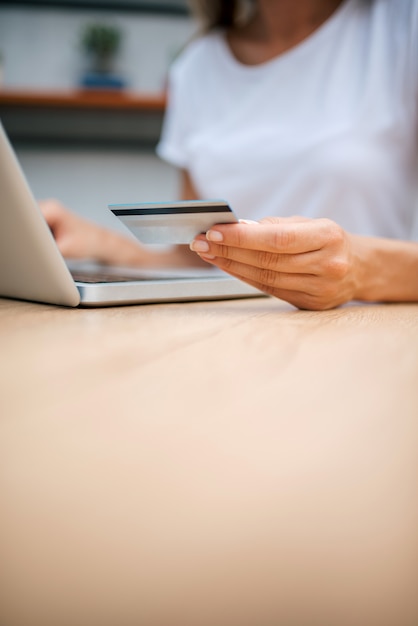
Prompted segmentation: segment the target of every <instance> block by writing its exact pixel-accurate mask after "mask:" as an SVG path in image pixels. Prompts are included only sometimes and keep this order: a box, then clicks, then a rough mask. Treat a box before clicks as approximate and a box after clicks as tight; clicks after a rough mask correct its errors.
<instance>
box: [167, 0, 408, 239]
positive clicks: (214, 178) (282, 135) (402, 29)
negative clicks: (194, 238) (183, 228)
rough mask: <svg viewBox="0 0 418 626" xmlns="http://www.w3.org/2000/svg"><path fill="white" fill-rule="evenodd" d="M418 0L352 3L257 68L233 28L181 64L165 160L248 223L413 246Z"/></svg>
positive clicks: (174, 79)
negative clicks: (335, 228)
mask: <svg viewBox="0 0 418 626" xmlns="http://www.w3.org/2000/svg"><path fill="white" fill-rule="evenodd" d="M417 105H418V0H345V1H343V3H342V4H341V5H340V6H339V8H338V9H337V10H336V11H335V12H334V14H333V15H332V16H331V17H330V18H329V19H328V20H327V21H326V22H325V23H324V24H323V25H322V26H321V27H320V28H319V29H318V30H316V31H315V32H314V33H313V34H312V35H311V36H310V37H308V38H307V39H305V40H304V41H303V42H302V43H301V44H299V45H297V46H296V47H294V48H292V49H291V50H289V51H288V52H286V53H284V54H282V55H280V56H278V57H276V58H275V59H273V60H271V61H268V62H266V63H262V64H260V65H255V66H248V65H243V64H242V63H240V62H238V61H237V60H236V58H235V57H234V56H233V54H232V52H231V50H230V48H229V46H228V44H227V42H226V39H225V34H224V32H222V31H215V32H212V33H210V34H208V35H205V36H203V37H201V38H200V39H197V40H195V41H193V42H192V43H191V44H189V45H188V46H187V48H186V49H185V51H184V52H183V53H182V55H181V56H180V57H179V58H178V60H177V61H176V62H175V64H174V65H173V67H172V71H171V75H170V81H169V105H168V109H167V114H166V118H165V122H164V127H163V133H162V138H161V141H160V143H159V145H158V148H157V152H158V154H159V155H160V156H161V157H162V158H164V159H166V160H167V161H169V162H170V163H172V164H174V165H176V166H178V167H181V168H185V169H186V170H187V171H188V172H189V174H190V175H191V178H192V181H193V184H194V186H195V188H196V190H197V192H198V193H199V197H201V198H224V199H226V200H228V201H229V203H230V204H231V206H232V208H233V209H234V210H235V212H236V213H237V215H238V217H240V218H248V219H260V218H261V217H264V216H273V215H274V216H291V215H304V216H307V217H329V218H331V219H333V220H335V221H336V222H338V223H339V224H340V225H341V226H342V227H343V228H345V229H346V230H348V231H350V232H353V233H359V234H365V235H375V236H382V237H394V238H400V239H410V238H411V237H412V235H411V233H412V225H413V221H414V216H415V212H416V211H415V207H416V183H415V181H416V164H417V152H418V133H417V112H418V110H417V109H418V107H417Z"/></svg>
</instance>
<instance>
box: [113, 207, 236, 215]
mask: <svg viewBox="0 0 418 626" xmlns="http://www.w3.org/2000/svg"><path fill="white" fill-rule="evenodd" d="M110 210H111V211H112V213H113V214H114V215H118V216H120V215H121V216H123V215H127V216H128V215H176V214H179V213H232V209H230V208H229V207H227V206H204V207H203V206H202V207H200V206H193V207H178V208H174V207H165V208H159V209H157V208H155V209H154V208H149V209H110Z"/></svg>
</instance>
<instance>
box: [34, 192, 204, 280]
mask: <svg viewBox="0 0 418 626" xmlns="http://www.w3.org/2000/svg"><path fill="white" fill-rule="evenodd" d="M39 206H40V208H41V211H42V213H43V215H44V217H45V219H46V221H47V223H48V226H49V228H50V229H51V231H52V234H53V235H54V238H55V241H56V242H57V245H58V248H59V249H60V251H61V254H62V255H63V256H64V257H66V258H69V259H91V260H94V261H97V262H99V263H103V264H106V265H119V266H125V267H141V268H162V267H164V268H167V267H170V268H171V267H192V266H202V265H205V264H204V263H203V262H202V261H201V260H200V259H199V258H198V257H196V255H195V254H193V253H192V252H190V250H189V248H188V247H187V246H174V247H173V248H169V249H168V250H165V251H163V250H152V249H150V248H149V247H146V246H142V245H140V243H139V242H138V241H137V240H136V239H134V238H133V237H127V236H124V235H122V234H119V233H118V232H115V231H112V230H109V229H107V228H103V227H102V226H99V225H98V224H95V223H94V222H91V221H89V220H86V219H84V218H82V217H79V216H78V215H76V214H75V213H73V212H72V211H69V210H68V209H66V208H65V207H64V206H63V205H62V204H61V203H60V202H59V201H58V200H43V201H41V202H39Z"/></svg>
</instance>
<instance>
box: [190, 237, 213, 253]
mask: <svg viewBox="0 0 418 626" xmlns="http://www.w3.org/2000/svg"><path fill="white" fill-rule="evenodd" d="M190 249H191V250H193V251H194V252H208V251H209V244H208V242H207V241H203V240H202V239H197V240H195V241H192V243H191V244H190Z"/></svg>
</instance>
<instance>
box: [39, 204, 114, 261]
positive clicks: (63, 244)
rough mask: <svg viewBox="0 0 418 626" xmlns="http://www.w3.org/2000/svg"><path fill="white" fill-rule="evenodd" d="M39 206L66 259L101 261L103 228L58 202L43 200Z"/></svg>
mask: <svg viewBox="0 0 418 626" xmlns="http://www.w3.org/2000/svg"><path fill="white" fill-rule="evenodd" d="M39 206H40V209H41V211H42V213H43V215H44V217H45V219H46V221H47V224H48V226H49V228H50V229H51V232H52V234H53V235H54V238H55V241H56V242H57V245H58V248H59V249H60V251H61V254H62V255H63V256H64V257H67V258H71V259H86V258H88V259H99V258H100V257H102V256H103V254H104V250H103V249H102V246H101V240H102V238H103V231H104V229H103V228H101V227H100V226H98V225H97V224H95V223H94V222H90V221H89V220H86V219H83V218H82V217H79V216H78V215H76V214H75V213H73V212H72V211H69V210H68V209H66V208H65V207H64V205H63V204H61V203H60V202H59V201H58V200H42V201H40V202H39Z"/></svg>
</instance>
